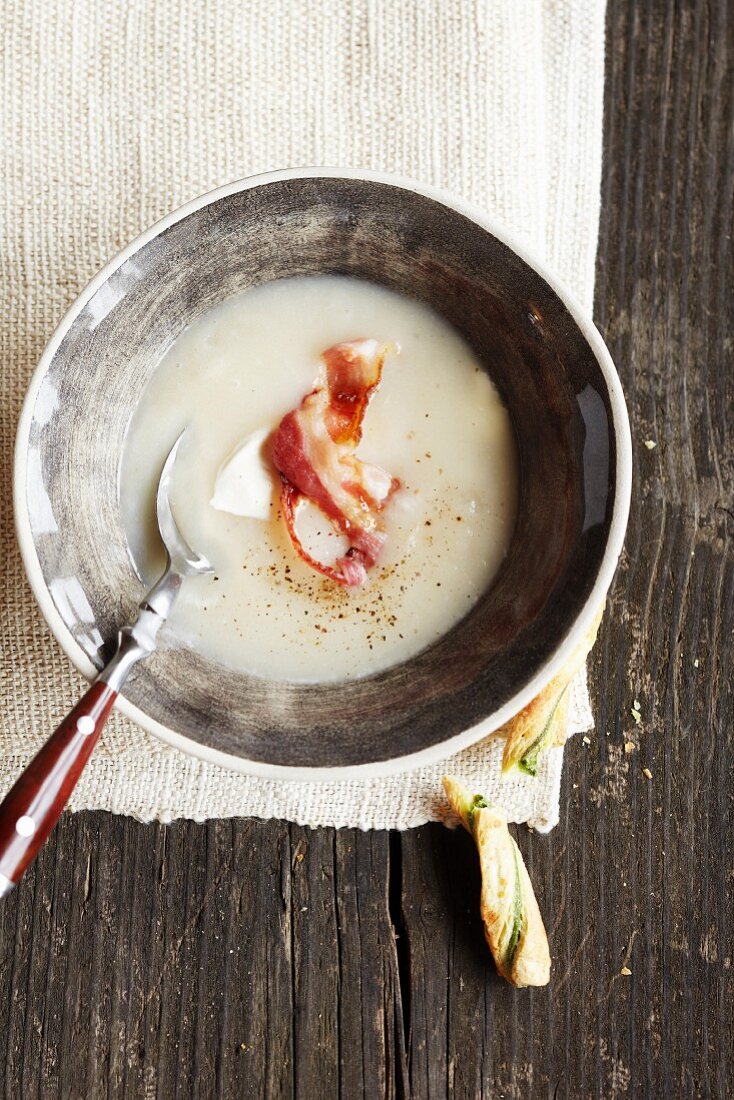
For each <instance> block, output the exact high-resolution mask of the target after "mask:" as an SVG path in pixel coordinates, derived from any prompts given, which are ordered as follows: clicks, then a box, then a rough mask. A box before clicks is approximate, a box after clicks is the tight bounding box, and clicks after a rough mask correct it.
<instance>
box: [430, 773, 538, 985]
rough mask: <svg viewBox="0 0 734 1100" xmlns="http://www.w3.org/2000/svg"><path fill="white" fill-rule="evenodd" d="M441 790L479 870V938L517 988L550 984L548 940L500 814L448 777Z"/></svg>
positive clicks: (520, 863) (529, 886)
mask: <svg viewBox="0 0 734 1100" xmlns="http://www.w3.org/2000/svg"><path fill="white" fill-rule="evenodd" d="M443 785H444V789H445V791H446V795H447V797H448V800H449V802H450V804H451V808H452V809H453V811H454V813H455V814H457V816H458V817H459V818H460V819H461V822H462V824H463V825H464V827H465V828H466V829H467V830H468V831H469V832H470V833H471V834H472V836H473V837H474V842H475V844H476V846H477V851H478V852H479V864H480V868H481V872H482V893H481V898H480V910H481V915H482V921H483V923H484V935H485V938H486V940H487V943H488V944H489V949H490V951H491V952H492V957H493V958H494V961H495V965H496V967H497V970H498V972H499V973H500V974H501V975H502V977H503V978H505V979H506V980H507V981H508V982H510V983H511V984H512V985H515V986H518V988H522V987H524V986H530V985H547V984H548V982H549V981H550V951H549V949H548V937H547V935H546V932H545V927H544V925H543V918H542V917H541V915H540V910H539V908H538V903H537V901H536V900H535V894H534V893H533V886H532V883H531V881H530V876H529V875H528V872H527V870H526V868H525V864H524V863H523V858H522V855H521V854H520V849H519V848H518V846H517V844H516V843H515V841H514V840H513V839H512V837H511V836H510V831H509V829H508V828H507V818H506V816H505V814H504V812H503V811H502V810H500V809H499V808H498V807H496V806H490V805H489V804H488V803H487V801H486V799H485V798H484V797H483V795H480V794H475V795H472V794H470V792H469V791H468V790H467V788H466V787H464V786H463V785H462V784H461V783H459V782H457V780H455V779H453V778H452V777H451V776H449V775H445V776H444V779H443Z"/></svg>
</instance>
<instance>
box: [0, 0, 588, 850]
mask: <svg viewBox="0 0 734 1100" xmlns="http://www.w3.org/2000/svg"><path fill="white" fill-rule="evenodd" d="M0 36H2V45H3V53H4V65H3V74H4V75H3V81H4V89H3V92H4V97H3V102H4V104H5V110H4V112H3V115H2V118H1V119H0V127H1V130H0V132H1V133H2V138H3V148H4V149H5V150H6V179H5V187H4V189H3V193H2V196H0V245H1V246H2V247H1V248H0V264H1V265H2V270H3V281H4V285H5V287H6V294H5V295H4V298H5V308H4V309H3V311H2V315H1V316H0V352H1V353H2V356H1V359H0V362H2V371H3V390H4V394H5V399H4V400H3V402H2V410H1V412H0V427H1V429H2V467H3V475H2V499H1V500H0V514H1V516H2V519H1V523H2V527H1V528H0V530H1V543H2V550H3V554H2V558H3V573H2V581H1V582H0V583H1V584H2V590H1V592H2V601H1V603H2V607H1V608H0V638H1V639H2V645H3V667H2V682H0V702H1V703H2V727H1V728H0V792H2V791H4V790H6V789H7V788H8V787H9V786H10V784H11V783H12V781H13V779H14V778H15V776H16V775H17V773H18V771H19V770H20V768H21V767H22V765H23V764H24V763H25V762H26V761H27V760H28V758H29V757H30V756H31V755H32V754H33V752H35V751H36V749H37V748H38V747H39V745H40V744H41V743H42V741H43V740H44V739H45V738H46V737H47V736H48V734H49V733H50V731H51V730H52V729H53V728H54V726H55V725H56V724H57V722H58V720H59V719H60V718H61V717H62V716H63V714H64V713H65V711H66V710H67V709H68V708H69V707H70V705H71V704H72V703H73V702H74V700H75V699H76V697H77V696H78V694H79V692H80V691H81V690H82V687H83V682H82V679H81V677H79V676H78V675H77V674H76V673H75V672H74V671H73V670H72V669H70V667H69V665H68V661H67V660H66V658H65V657H64V655H63V654H62V653H61V651H60V649H59V648H58V646H56V644H55V643H54V642H53V641H52V640H51V639H50V637H49V635H48V632H47V631H46V630H45V627H44V626H43V624H42V622H41V619H40V615H39V613H38V610H37V609H36V608H35V605H34V602H33V599H32V596H31V595H30V591H29V589H28V586H27V584H26V582H25V580H24V578H23V576H22V567H21V564H20V557H19V554H18V551H17V548H16V546H15V541H14V536H13V531H12V520H11V505H10V469H11V464H12V445H13V435H14V430H15V425H16V422H17V416H18V414H19V410H20V403H21V401H22V397H23V393H24V391H25V388H26V386H27V384H28V380H29V378H30V374H31V372H32V370H33V367H34V366H35V363H36V362H37V359H38V357H39V355H40V352H41V350H42V347H43V345H44V344H45V342H46V340H47V339H48V337H49V336H50V334H51V331H52V330H53V327H54V325H55V324H56V322H57V321H58V320H59V319H60V317H61V315H62V314H63V312H64V310H65V309H66V307H67V306H68V305H69V304H70V302H71V301H72V300H73V298H74V296H75V295H76V293H77V292H78V291H79V290H80V289H81V287H82V286H83V285H84V283H85V282H86V281H87V280H88V279H89V278H90V277H91V275H92V274H93V273H94V272H95V271H96V270H97V269H98V268H99V267H100V266H101V265H102V264H103V263H104V262H105V261H106V260H108V259H109V258H110V257H111V256H112V255H113V254H114V253H115V252H117V251H118V250H119V248H121V247H122V246H123V245H124V244H125V243H127V241H129V240H130V239H131V238H132V237H134V236H135V235H136V234H137V233H139V232H140V231H141V230H142V229H143V228H145V227H146V226H147V225H149V224H150V223H151V222H153V221H154V220H156V219H157V218H158V217H160V216H161V215H162V214H164V213H165V212H166V211H168V210H169V209H171V208H173V207H174V206H176V205H178V204H180V203H181V202H183V201H185V200H186V199H188V198H191V197H192V196H194V195H196V194H198V193H200V192H202V191H205V190H207V189H209V188H211V187H213V186H215V185H217V184H219V183H222V182H225V181H227V180H231V179H235V178H239V177H242V176H245V175H249V174H251V173H253V172H258V171H265V170H269V169H273V168H281V167H289V166H298V165H306V164H332V165H353V166H362V167H370V168H375V169H382V170H387V171H393V172H401V173H403V174H405V175H408V176H411V177H413V178H415V179H416V180H421V181H425V182H429V183H433V184H438V185H441V186H444V187H448V188H449V189H451V190H453V191H455V192H456V193H458V194H460V195H462V196H464V197H465V198H468V199H470V200H473V201H474V202H476V203H478V204H479V205H480V206H482V207H483V208H484V209H485V210H487V211H489V212H491V214H492V215H493V216H494V217H496V218H498V219H500V220H501V221H503V222H504V223H506V225H507V226H508V227H509V228H510V229H511V230H512V231H514V233H515V234H516V235H518V236H519V237H521V238H523V239H524V240H525V241H526V242H527V244H528V245H529V246H530V247H531V248H532V249H534V251H535V252H536V253H537V254H538V256H539V257H542V258H543V259H545V260H546V262H547V263H548V264H549V265H550V266H551V268H552V269H554V270H555V271H556V272H557V273H558V274H559V275H560V276H561V278H562V279H563V280H564V281H565V282H566V283H567V284H568V286H569V287H570V288H572V290H573V291H574V292H575V294H576V296H577V298H579V299H580V300H581V302H583V303H584V304H585V305H586V306H587V307H588V308H589V309H590V308H591V305H592V297H593V283H594V261H595V253H596V238H597V228H598V215H599V185H600V174H601V140H602V104H603V83H604V3H603V0H565V2H564V0H448V2H447V0H290V2H289V0H250V2H249V3H248V4H241V3H238V2H237V0H209V2H208V3H207V4H205V5H203V4H200V3H197V0H157V3H156V4H129V3H128V2H127V0H109V2H108V3H106V4H98V3H96V2H95V0H81V2H79V3H75V4H74V5H71V4H69V3H68V0H26V2H25V3H24V4H22V5H14V4H10V5H8V6H7V7H6V15H5V19H4V21H3V23H2V27H1V28H0ZM590 726H591V713H590V709H589V701H588V694H587V690H586V679H585V675H581V676H580V677H578V678H577V680H576V681H575V683H574V685H573V692H572V697H571V708H570V720H569V728H570V731H571V732H575V731H578V730H584V729H588V728H590ZM500 753H501V746H500V745H498V744H496V743H495V742H493V741H492V740H491V739H490V740H488V741H484V742H481V743H479V744H477V745H475V746H474V747H473V748H471V749H469V750H466V751H465V752H462V753H460V754H458V755H457V756H455V757H453V758H452V759H451V760H450V761H447V762H445V763H443V764H440V765H437V766H432V767H427V768H421V769H419V770H418V771H416V772H412V773H407V774H403V775H398V776H394V777H392V778H387V779H380V780H379V781H370V782H341V783H328V784H304V783H281V782H273V781H268V780H263V779H256V778H252V777H248V776H242V775H239V774H237V773H234V772H230V771H227V770H224V769H221V768H218V767H216V766H213V765H208V764H204V763H202V762H201V761H198V760H195V759H193V758H191V757H188V756H185V755H183V754H181V753H179V752H177V751H176V750H174V749H170V748H168V747H167V746H165V745H163V744H162V743H161V742H159V741H157V740H156V739H155V738H153V737H151V736H149V735H148V734H146V733H144V732H142V731H141V730H138V729H137V728H135V727H134V726H133V725H132V724H130V723H129V722H127V721H126V720H124V719H123V718H121V717H120V716H119V715H115V716H113V719H112V721H111V722H110V725H109V726H108V729H107V731H106V732H105V735H104V737H103V740H102V742H101V744H100V746H99V747H98V749H97V751H96V752H95V754H94V756H93V757H92V760H91V762H90V764H89V765H88V767H87V770H86V771H85V773H84V776H83V777H82V780H81V782H80V783H79V785H78V787H77V789H76V792H75V794H74V797H73V799H72V803H71V805H72V808H74V809H77V810H78V809H83V808H95V809H107V810H111V811H113V812H115V813H121V814H129V815H131V816H133V817H136V818H138V819H140V820H143V821H148V820H153V819H158V820H161V821H170V820H172V819H174V818H177V817H189V818H194V819H196V820H204V819H206V818H209V817H226V816H256V817H262V818H269V817H280V818H286V819H288V820H292V821H296V822H298V823H300V824H308V825H335V826H359V827H360V828H398V829H405V828H408V827H410V826H414V825H419V824H422V823H423V822H425V821H428V820H431V819H434V818H436V817H437V816H439V815H440V777H441V775H442V774H443V773H444V771H446V770H451V771H452V772H453V773H455V774H456V775H458V776H460V777H461V778H462V779H463V780H465V781H466V782H467V783H468V784H469V785H470V786H472V787H475V788H476V789H481V790H483V791H484V792H485V793H486V794H487V795H488V796H489V797H490V798H493V799H496V800H498V801H500V802H501V803H502V804H503V805H504V806H505V808H506V809H507V812H508V816H509V817H510V819H511V820H513V821H528V822H529V823H530V824H532V825H533V826H534V827H535V828H538V829H548V828H550V827H552V826H553V825H554V824H555V823H556V822H557V820H558V796H559V785H560V774H561V766H562V759H563V750H562V749H554V750H552V751H551V752H550V753H549V754H548V755H547V756H546V757H545V759H544V761H543V763H542V766H541V768H540V771H539V774H538V777H537V779H535V780H533V779H530V778H528V777H524V778H523V777H519V778H516V779H512V780H511V781H501V780H500V775H499V757H500Z"/></svg>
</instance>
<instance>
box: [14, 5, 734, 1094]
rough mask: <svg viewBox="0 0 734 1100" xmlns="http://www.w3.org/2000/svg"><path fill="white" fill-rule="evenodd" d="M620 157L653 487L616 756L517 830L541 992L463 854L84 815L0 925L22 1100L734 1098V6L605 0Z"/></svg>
mask: <svg viewBox="0 0 734 1100" xmlns="http://www.w3.org/2000/svg"><path fill="white" fill-rule="evenodd" d="M604 157H605V170H604V183H603V193H602V218H601V225H602V228H601V238H600V246H599V261H598V289H597V298H596V318H597V321H598V323H599V325H600V327H601V329H602V331H603V332H604V334H605V336H606V338H607V340H608V342H609V346H610V348H611V351H612V354H613V356H614V358H615V361H616V363H617V365H618V368H619V370H620V373H621V375H622V379H623V382H624V387H625V391H626V393H627V397H628V401H629V405H630V412H631V416H632V436H633V441H634V455H635V475H634V487H633V499H632V513H631V522H630V530H629V535H628V538H627V546H626V551H625V553H624V556H623V559H622V562H621V566H620V570H619V573H618V576H617V580H616V583H615V586H614V589H613V592H612V596H611V602H610V608H609V614H608V616H607V619H606V620H605V624H604V627H603V630H602V634H601V640H600V643H599V645H598V647H597V649H596V651H595V653H594V657H593V661H592V680H593V686H594V691H593V696H594V699H595V701H596V703H595V705H596V714H597V732H596V733H595V734H594V735H593V737H592V739H591V744H590V745H588V746H586V745H584V744H583V742H582V741H581V739H580V738H576V739H575V740H574V741H573V742H572V743H571V744H570V745H569V748H568V751H567V761H566V771H565V777H564V783H563V795H562V812H561V823H560V825H559V826H558V828H557V829H556V830H555V831H554V832H553V833H552V834H551V835H550V836H539V835H532V834H530V833H529V832H528V831H527V830H526V829H525V828H522V829H520V830H518V833H519V841H520V845H521V847H522V849H523V851H524V853H525V854H526V858H527V860H528V865H529V869H530V872H531V876H532V878H533V880H534V882H535V884H536V887H537V892H538V896H539V899H540V903H541V907H542V909H543V911H544V913H545V915H546V917H547V923H548V927H549V931H550V933H551V940H552V951H553V956H554V972H553V981H552V984H551V986H550V988H549V989H547V990H540V991H537V992H513V991H512V990H511V989H509V988H508V987H507V986H505V985H504V984H502V983H501V982H499V981H498V980H497V979H496V977H495V975H494V972H493V967H492V965H491V963H490V962H489V960H488V954H487V951H486V950H485V946H484V943H483V939H482V934H481V928H480V924H479V921H478V915H477V891H478V876H477V870H476V867H475V860H474V858H473V853H472V848H471V844H470V842H469V838H468V837H467V836H465V835H463V834H459V833H451V832H448V831H447V830H444V829H442V828H441V827H439V826H430V827H426V828H422V829H417V830H414V831H412V832H409V833H405V834H402V835H401V834H388V833H381V832H376V833H370V834H362V833H359V832H353V831H340V832H335V831H333V830H330V829H319V830H315V831H309V830H308V829H302V828H297V827H296V826H293V825H288V824H284V823H281V822H270V823H267V824H262V823H259V822H255V821H240V820H238V821H212V822H209V823H208V824H206V825H196V824H192V823H188V822H178V823H176V824H174V825H170V826H166V827H164V826H155V825H154V826H143V825H139V824H136V823H135V822H133V821H130V820H126V819H123V818H118V817H113V816H111V815H109V814H105V813H84V814H79V815H77V816H74V817H67V818H66V819H65V820H64V822H63V823H62V825H61V826H60V828H59V829H58V830H57V832H56V834H55V836H54V838H53V839H52V841H51V843H50V844H49V845H48V847H47V848H46V850H45V852H44V853H43V855H42V856H41V858H40V860H39V862H38V864H37V867H36V868H35V870H34V871H33V872H32V873H30V874H29V875H27V876H26V878H25V880H24V882H23V884H22V885H21V888H20V889H19V890H18V891H17V893H16V895H15V896H14V897H12V898H11V899H10V900H9V901H7V902H6V903H5V904H4V905H3V906H2V907H1V908H0V989H1V992H2V997H1V999H0V1080H2V1081H3V1083H4V1092H3V1095H4V1096H5V1097H7V1098H12V1100H31V1098H33V1097H42V1098H43V1100H51V1098H54V1097H64V1098H79V1100H94V1098H96V1097H108V1096H109V1097H123V1096H124V1097H128V1098H138V1097H140V1098H145V1100H152V1098H154V1097H159V1098H161V1100H169V1098H173V1097H186V1098H189V1097H202V1098H204V1097H215V1096H216V1097H227V1098H232V1097H237V1098H242V1097H269V1098H276V1097H277V1098H280V1097H293V1096H296V1097H299V1098H301V1100H306V1098H308V1100H310V1098H316V1100H322V1098H323V1100H328V1098H331V1097H342V1098H345V1100H358V1098H360V1097H368V1098H370V1100H372V1098H375V1100H377V1098H379V1100H381V1098H382V1097H403V1098H407V1097H413V1098H414V1100H424V1098H426V1100H427V1098H437V1100H438V1098H446V1097H451V1098H456V1100H459V1098H461V1100H464V1098H466V1100H474V1098H475V1097H485V1098H495V1097H508V1098H513V1097H515V1098H520V1097H522V1098H525V1097H548V1098H554V1097H559V1098H560V1097H580V1098H586V1097H604V1098H607V1097H616V1096H623V1097H632V1096H634V1097H665V1098H669V1097H670V1098H678V1097H699V1096H700V1097H704V1096H713V1097H722V1098H723V1097H725V1096H731V1095H734V1071H733V1069H732V1053H733V1051H732V1034H733V1033H732V1006H733V1004H734V997H733V994H734V989H733V985H734V982H733V977H734V968H733V967H732V955H734V946H733V945H732V912H731V896H732V884H733V883H734V858H733V857H732V847H733V845H732V841H733V839H734V838H733V837H732V813H731V809H732V807H731V791H732V774H733V773H732V757H733V753H732V749H733V742H734V737H733V735H732V676H733V673H734V670H733V668H732V631H733V630H734V556H733V555H732V540H733V539H734V496H733V494H734V476H733V475H734V468H733V467H734V439H733V438H732V432H733V430H734V371H733V369H732V357H733V349H734V294H733V291H732V288H733V287H734V263H733V252H732V236H731V235H732V188H733V187H734V9H732V5H731V3H729V4H727V3H726V2H724V0H719V2H710V3H706V2H703V0H701V2H695V0H690V2H683V0H668V2H665V0H649V2H646V3H642V2H639V3H637V2H635V0H612V2H611V3H610V6H609V14H608V78H607V96H606V123H605V141H604ZM646 440H651V441H653V442H655V443H656V446H655V447H654V448H650V449H648V448H647V447H646V445H645V441H646ZM635 698H638V699H639V700H640V702H641V708H640V709H641V712H642V723H641V725H640V726H639V727H638V726H636V724H635V722H634V720H633V717H632V715H631V713H630V712H631V708H632V706H633V701H634V699H635ZM628 739H629V740H632V741H634V742H635V744H636V746H637V747H636V748H635V749H634V751H633V752H631V753H629V754H627V753H625V750H624V743H625V741H627V740H628ZM643 768H648V769H649V771H650V773H651V776H652V777H651V778H647V777H646V775H645V774H644V773H643ZM625 965H626V966H627V967H628V968H629V969H630V970H631V972H632V973H631V975H630V976H622V975H621V974H620V970H621V969H622V967H623V966H625Z"/></svg>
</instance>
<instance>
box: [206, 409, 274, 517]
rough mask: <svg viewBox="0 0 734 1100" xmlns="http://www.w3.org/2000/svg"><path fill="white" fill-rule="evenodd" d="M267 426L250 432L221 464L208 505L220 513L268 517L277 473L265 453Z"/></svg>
mask: <svg viewBox="0 0 734 1100" xmlns="http://www.w3.org/2000/svg"><path fill="white" fill-rule="evenodd" d="M271 430H272V429H270V428H259V429H258V430H257V431H255V432H252V434H251V435H248V436H247V438H246V439H244V440H243V441H242V443H240V445H239V446H238V447H236V448H235V450H234V451H233V452H232V454H231V455H230V456H229V458H228V459H226V461H225V462H223V463H222V465H221V466H220V468H219V472H218V474H217V479H216V482H215V484H214V495H213V496H212V498H211V501H210V504H211V506H212V508H216V509H217V510H218V511H220V512H229V513H231V515H233V516H249V517H251V518H252V519H268V517H269V516H270V509H271V507H272V503H273V497H274V495H275V485H276V478H277V474H276V471H275V467H274V466H273V464H272V462H271V461H270V459H269V457H268V455H267V454H266V453H265V441H266V439H267V438H268V436H269V435H270V433H271Z"/></svg>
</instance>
